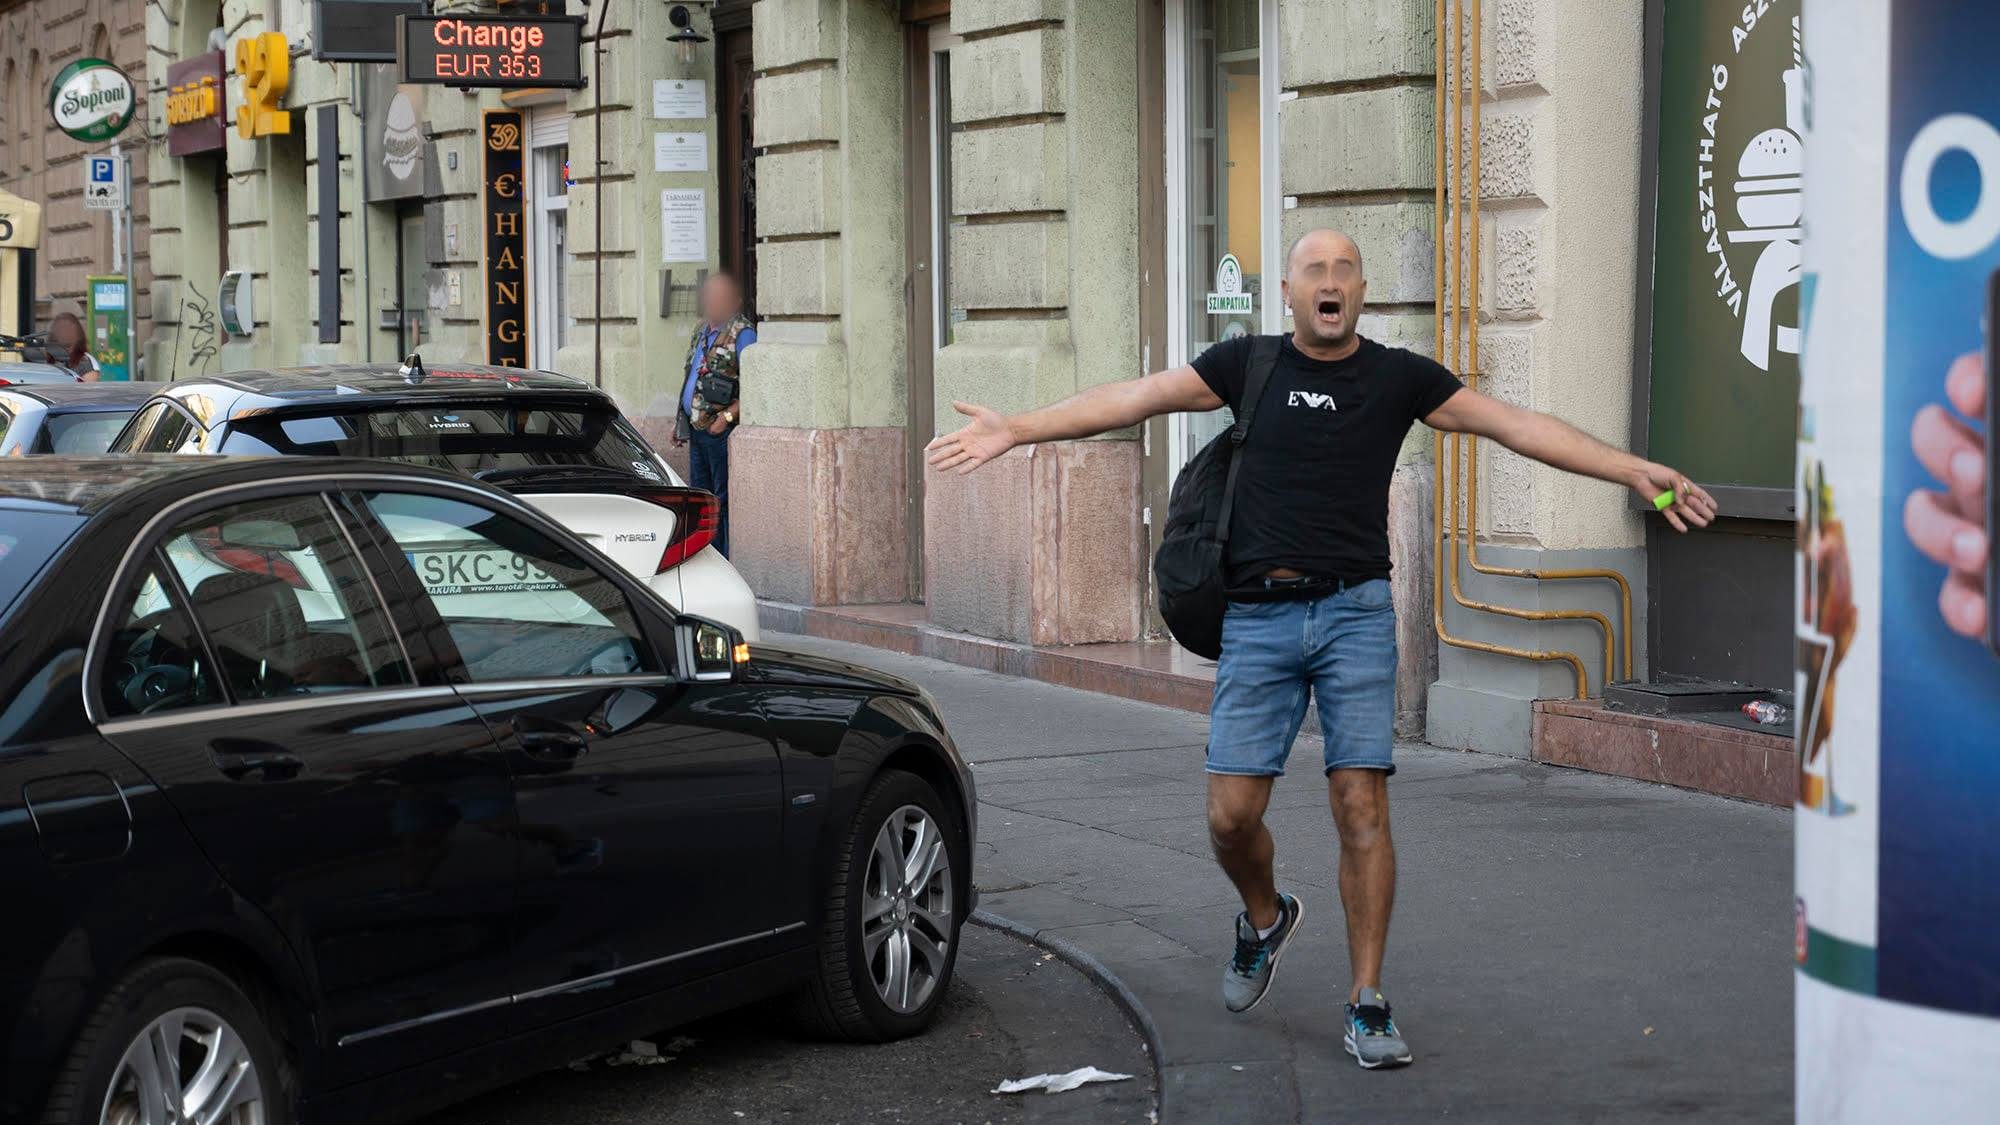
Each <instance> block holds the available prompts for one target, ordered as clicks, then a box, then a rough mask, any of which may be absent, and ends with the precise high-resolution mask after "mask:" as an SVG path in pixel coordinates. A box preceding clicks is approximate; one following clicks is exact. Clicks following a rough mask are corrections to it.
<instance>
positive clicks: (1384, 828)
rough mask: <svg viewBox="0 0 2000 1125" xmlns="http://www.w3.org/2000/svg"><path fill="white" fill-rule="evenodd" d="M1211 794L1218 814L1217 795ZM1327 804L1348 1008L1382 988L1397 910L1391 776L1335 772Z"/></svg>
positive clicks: (1363, 771)
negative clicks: (1342, 917) (1336, 842)
mask: <svg viewBox="0 0 2000 1125" xmlns="http://www.w3.org/2000/svg"><path fill="white" fill-rule="evenodd" d="M1209 792H1210V797H1209V801H1210V806H1209V807H1210V809H1211V810H1213V808H1214V799H1215V798H1214V796H1213V794H1214V789H1213V788H1211V789H1210V790H1209ZM1327 799H1328V801H1329V802H1330V803H1331V804H1332V806H1333V823H1334V826H1335V827H1337V828H1338V829H1339V830H1340V905H1341V908H1342V909H1343V910H1345V911H1346V912H1347V959H1348V962H1349V965H1350V967H1351V969H1352V972H1353V974H1354V979H1353V982H1352V983H1351V984H1350V985H1349V987H1348V991H1347V1002H1348V1003H1350V1004H1352V1003H1354V1002H1355V1001H1356V1000H1358V999H1359V998H1360V996H1361V990H1362V989H1364V988H1380V987H1381V985H1382V954H1383V951H1384V949H1385V948H1387V946H1388V944H1389V913H1390V911H1391V910H1393V909H1394V907H1395V905H1396V845H1395V843H1394V841H1392V840H1391V839H1390V836H1389V775H1388V774H1386V773H1384V772H1383V771H1381V770H1370V769H1352V770H1334V771H1333V773H1332V774H1331V775H1329V776H1328V778H1327ZM1211 823H1213V813H1212V811H1211ZM1245 901H1248V899H1247V898H1246V900H1245ZM1252 918H1253V919H1254V918H1255V915H1252Z"/></svg>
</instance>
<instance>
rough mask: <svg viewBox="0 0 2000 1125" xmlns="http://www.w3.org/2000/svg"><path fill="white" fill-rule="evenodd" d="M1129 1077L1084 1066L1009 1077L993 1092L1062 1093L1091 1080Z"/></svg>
mask: <svg viewBox="0 0 2000 1125" xmlns="http://www.w3.org/2000/svg"><path fill="white" fill-rule="evenodd" d="M1131 1077H1132V1076H1131V1075H1129V1074H1113V1073H1111V1072H1110V1071H1108V1070H1099V1069H1097V1068H1096V1067H1094V1066H1086V1067H1079V1068H1078V1069H1076V1070H1072V1071H1070V1072H1069V1073H1068V1074H1037V1075H1035V1076H1034V1077H1033V1078H1015V1079H1011V1080H1009V1081H1006V1082H1002V1083H1000V1084H999V1085H998V1086H995V1087H994V1088H993V1092H994V1093H996V1094H1023V1093H1026V1092H1028V1091H1029V1090H1042V1091H1046V1092H1047V1093H1051V1094H1062V1093H1067V1092H1068V1091H1070V1090H1074V1089H1076V1088H1077V1087H1078V1086H1084V1085H1088V1084H1089V1083H1092V1082H1124V1081H1126V1080H1128V1079H1130V1078H1131Z"/></svg>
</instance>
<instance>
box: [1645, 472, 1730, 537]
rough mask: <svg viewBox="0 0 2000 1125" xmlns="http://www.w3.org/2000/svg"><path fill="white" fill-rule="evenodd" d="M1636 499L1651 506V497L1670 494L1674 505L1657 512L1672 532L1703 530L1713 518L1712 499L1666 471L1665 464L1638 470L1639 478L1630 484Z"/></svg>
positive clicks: (1674, 473)
mask: <svg viewBox="0 0 2000 1125" xmlns="http://www.w3.org/2000/svg"><path fill="white" fill-rule="evenodd" d="M1632 490H1633V491H1634V492H1637V493H1638V494H1639V498H1640V499H1642V500H1644V501H1645V502H1646V503H1648V504H1651V503H1652V502H1653V498H1654V497H1656V496H1658V495H1660V494H1661V493H1662V492H1667V491H1672V492H1673V494H1674V502H1673V503H1672V504H1669V505H1667V506H1666V507H1665V508H1663V509H1661V510H1660V514H1661V515H1663V516H1665V517H1667V522H1668V523H1670V524H1672V525H1674V530H1675V531H1686V530H1687V529H1688V528H1689V527H1707V526H1708V525H1709V521H1711V520H1713V519H1714V518H1715V498H1714V497H1713V496H1710V495H1709V494H1708V493H1707V492H1706V491H1704V490H1703V489H1702V487H1701V486H1700V485H1698V484H1696V483H1694V482H1693V481H1691V480H1689V479H1688V478H1687V477H1685V476H1683V475H1681V474H1680V473H1677V472H1675V471H1674V470H1672V469H1669V468H1667V467H1666V466H1665V465H1658V464H1648V465H1646V466H1645V467H1644V468H1643V469H1641V470H1639V479H1638V481H1637V482H1635V483H1634V484H1633V485H1632Z"/></svg>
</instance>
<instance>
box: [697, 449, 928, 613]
mask: <svg viewBox="0 0 2000 1125" xmlns="http://www.w3.org/2000/svg"><path fill="white" fill-rule="evenodd" d="M904 449H905V446H904V435H903V430H902V428H901V427H887V426H883V427H869V428H855V429H819V430H804V429H785V428H778V427H765V426H744V427H743V428H741V429H739V430H738V431H737V432H736V435H735V436H734V437H732V438H731V439H730V446H729V493H730V505H731V516H730V522H729V538H730V552H731V555H732V560H731V561H733V562H734V563H735V564H736V569H737V570H738V571H739V572H741V573H742V575H743V577H744V579H745V580H747V581H748V582H749V583H750V588H751V589H752V590H755V591H756V592H757V596H758V597H761V598H768V599H772V600H776V601H785V602H794V603H797V604H800V605H867V604H873V603H877V602H900V601H904V600H906V599H907V598H908V597H909V594H910V590H909V581H908V555H909V525H908V522H907V521H908V515H907V513H908V510H909V503H908V485H907V477H908V474H907V473H906V472H905V469H904V462H903V455H904Z"/></svg>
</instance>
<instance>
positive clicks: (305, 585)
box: [188, 527, 312, 590]
mask: <svg viewBox="0 0 2000 1125" xmlns="http://www.w3.org/2000/svg"><path fill="white" fill-rule="evenodd" d="M188 541H189V542H191V543H193V544H194V547H195V550H197V551H200V552H201V553H202V555H203V557H205V558H207V559H208V561H210V562H212V563H214V564H215V565H217V566H219V567H222V568H223V569H224V570H234V571H237V572H238V573H241V574H265V575H269V576H270V577H272V578H275V579H277V580H278V581H280V582H283V583H284V584H285V585H287V586H290V587H292V588H293V589H295V590H310V589H312V583H310V582H307V581H306V576H305V575H303V574H301V573H299V568H298V567H297V566H296V565H294V564H293V562H292V561H291V560H290V559H288V558H286V557H285V556H284V555H283V554H280V553H279V552H277V551H275V550H266V549H264V548H260V547H240V546H236V545H235V544H225V543H223V542H222V532H221V529H220V528H215V527H207V528H203V529H201V530H200V531H196V532H193V533H191V534H189V536H188Z"/></svg>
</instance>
